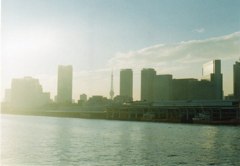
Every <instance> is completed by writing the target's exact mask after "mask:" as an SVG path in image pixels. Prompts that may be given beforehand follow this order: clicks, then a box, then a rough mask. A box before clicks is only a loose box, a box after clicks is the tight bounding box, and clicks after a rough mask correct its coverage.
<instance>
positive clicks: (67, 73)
mask: <svg viewBox="0 0 240 166" xmlns="http://www.w3.org/2000/svg"><path fill="white" fill-rule="evenodd" d="M72 73H73V69H72V66H71V65H69V66H62V65H60V66H58V84H57V98H56V99H57V103H62V104H67V103H72V77H73V74H72Z"/></svg>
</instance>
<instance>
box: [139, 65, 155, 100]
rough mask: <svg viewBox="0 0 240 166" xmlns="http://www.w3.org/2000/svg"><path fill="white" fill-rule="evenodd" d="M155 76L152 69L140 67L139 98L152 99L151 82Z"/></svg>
mask: <svg viewBox="0 0 240 166" xmlns="http://www.w3.org/2000/svg"><path fill="white" fill-rule="evenodd" d="M155 76H156V71H155V70H154V69H151V68H149V69H142V71H141V100H142V101H143V100H145V101H149V102H152V101H153V97H154V96H153V82H154V78H155Z"/></svg>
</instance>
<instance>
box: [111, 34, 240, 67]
mask: <svg viewBox="0 0 240 166" xmlns="http://www.w3.org/2000/svg"><path fill="white" fill-rule="evenodd" d="M239 46H240V32H235V33H233V34H230V35H225V36H221V37H214V38H209V39H205V40H191V41H182V42H179V43H174V44H166V45H164V44H159V45H155V46H150V47H147V48H144V49H140V50H136V51H130V52H127V53H117V54H116V56H115V57H113V58H112V59H110V60H109V63H108V64H109V66H114V67H115V68H138V69H141V68H144V67H160V68H166V67H168V68H171V70H175V69H176V70H178V69H179V67H181V66H186V65H189V66H190V67H191V66H192V65H193V64H196V63H204V62H206V61H208V60H212V59H222V60H224V59H231V58H236V57H237V56H239V54H240V47H239Z"/></svg>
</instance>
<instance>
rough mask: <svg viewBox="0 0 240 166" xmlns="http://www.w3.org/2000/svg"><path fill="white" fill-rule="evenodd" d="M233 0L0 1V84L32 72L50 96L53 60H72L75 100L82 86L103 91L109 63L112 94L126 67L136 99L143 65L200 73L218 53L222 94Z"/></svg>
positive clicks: (233, 51) (234, 47) (228, 74)
mask: <svg viewBox="0 0 240 166" xmlns="http://www.w3.org/2000/svg"><path fill="white" fill-rule="evenodd" d="M239 3H240V2H239V1H231V3H229V1H210V2H209V1H194V2H192V1H178V2H175V1H154V0H153V1H150V2H149V1H144V0H142V1H130V2H129V1H114V2H113V1H107V0H103V1H89V2H88V1H87V2H86V1H66V0H60V1H56V0H51V1H44V0H43V1H36V2H35V3H33V2H32V1H29V0H24V1H21V2H20V1H16V0H9V1H5V0H3V1H2V64H3V65H2V68H1V70H2V76H1V77H2V89H1V91H2V92H4V89H7V88H9V87H10V85H11V83H10V82H11V79H13V78H19V77H24V76H32V77H36V78H38V79H39V81H40V83H41V85H42V86H43V90H44V91H47V92H51V98H52V99H53V98H54V96H56V94H57V88H56V86H55V85H56V84H57V76H56V71H57V66H58V65H67V64H70V65H73V71H74V72H73V78H74V79H73V98H74V99H75V100H77V99H78V98H79V94H82V93H85V94H87V95H88V96H92V95H94V94H97V95H103V96H108V94H109V90H110V89H109V87H110V84H111V81H110V75H111V70H112V68H113V71H114V92H115V94H119V86H118V83H119V70H120V69H122V68H132V69H133V73H134V76H133V84H134V85H133V98H134V99H135V100H137V99H140V92H139V91H140V84H139V83H138V82H140V81H139V80H140V70H141V69H142V68H155V69H156V71H157V73H158V74H173V77H174V78H185V77H191V78H192V77H193V78H198V79H200V78H201V66H202V64H203V63H205V62H208V61H210V60H212V59H221V60H222V73H223V89H224V93H225V95H227V94H229V93H233V91H232V89H233V81H232V80H233V79H232V77H233V72H232V65H233V64H234V63H235V61H237V60H238V59H239V56H240V48H239V45H240V32H239V27H240V22H239V12H238V7H237V6H239V5H240V4H239ZM133 11H134V12H133ZM223 20H224V21H223ZM102 85H104V87H106V88H102ZM1 94H2V96H1V99H3V97H4V96H3V94H4V93H1Z"/></svg>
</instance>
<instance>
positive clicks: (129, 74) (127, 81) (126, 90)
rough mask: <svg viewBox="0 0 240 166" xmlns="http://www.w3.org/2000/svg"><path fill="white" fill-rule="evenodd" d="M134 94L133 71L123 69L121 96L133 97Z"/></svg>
mask: <svg viewBox="0 0 240 166" xmlns="http://www.w3.org/2000/svg"><path fill="white" fill-rule="evenodd" d="M132 95H133V71H132V69H122V70H121V71H120V96H126V97H130V98H132Z"/></svg>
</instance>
